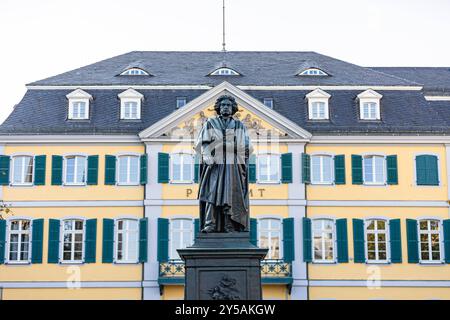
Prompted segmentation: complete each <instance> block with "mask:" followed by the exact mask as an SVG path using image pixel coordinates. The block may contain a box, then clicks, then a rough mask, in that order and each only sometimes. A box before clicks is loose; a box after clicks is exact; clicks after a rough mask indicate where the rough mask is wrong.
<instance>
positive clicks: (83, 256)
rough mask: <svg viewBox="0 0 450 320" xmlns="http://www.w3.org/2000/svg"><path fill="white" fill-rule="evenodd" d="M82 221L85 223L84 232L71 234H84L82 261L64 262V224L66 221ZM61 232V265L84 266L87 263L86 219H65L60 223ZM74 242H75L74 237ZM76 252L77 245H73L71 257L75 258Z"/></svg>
mask: <svg viewBox="0 0 450 320" xmlns="http://www.w3.org/2000/svg"><path fill="white" fill-rule="evenodd" d="M69 220H71V221H75V220H78V221H82V222H83V231H82V232H73V231H72V232H70V233H72V234H76V233H78V234H79V233H82V234H83V241H82V253H81V260H64V222H65V221H69ZM59 230H60V232H59V233H60V239H59V263H61V264H83V263H84V261H85V256H86V248H85V244H86V219H85V218H81V217H67V218H64V219H61V220H60V222H59ZM72 242H75V241H74V237H72ZM74 252H75V244H74V243H73V246H72V250H71V256H73V254H74Z"/></svg>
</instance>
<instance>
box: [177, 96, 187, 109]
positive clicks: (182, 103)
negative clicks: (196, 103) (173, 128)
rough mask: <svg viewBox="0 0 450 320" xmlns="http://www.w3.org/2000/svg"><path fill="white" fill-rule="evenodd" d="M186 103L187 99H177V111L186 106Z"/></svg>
mask: <svg viewBox="0 0 450 320" xmlns="http://www.w3.org/2000/svg"><path fill="white" fill-rule="evenodd" d="M186 103H187V99H186V98H182V97H179V98H177V109H179V108H182V107H184V106H185V105H186Z"/></svg>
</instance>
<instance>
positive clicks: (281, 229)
mask: <svg viewBox="0 0 450 320" xmlns="http://www.w3.org/2000/svg"><path fill="white" fill-rule="evenodd" d="M263 220H276V221H278V223H279V225H280V230H278V232H279V241H280V243H279V247H280V249H279V252H280V257H279V258H278V259H272V258H271V259H269V258H264V260H266V261H274V260H283V259H284V252H283V241H284V234H283V219H281V218H279V217H274V216H265V217H260V218H259V219H258V220H257V224H258V228H257V231H258V239H257V241H258V246H260V245H261V231H262V227H261V222H262V221H263ZM269 224H270V225H271V223H269ZM265 231H267V232H268V234H269V237H268V242H269V243H270V242H271V240H272V234H273V233H275V232H276V231H277V230H276V229H272V228H269V229H267V230H265ZM268 250H269V251H267V255H266V257H268V256H269V253H270V247H269V248H268Z"/></svg>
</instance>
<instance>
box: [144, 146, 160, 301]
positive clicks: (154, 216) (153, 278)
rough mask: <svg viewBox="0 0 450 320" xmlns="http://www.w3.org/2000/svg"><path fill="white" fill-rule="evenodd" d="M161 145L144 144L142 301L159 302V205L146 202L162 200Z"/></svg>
mask: <svg viewBox="0 0 450 320" xmlns="http://www.w3.org/2000/svg"><path fill="white" fill-rule="evenodd" d="M161 151H162V144H146V153H147V157H148V181H147V184H146V185H145V201H144V203H145V217H146V218H147V219H148V255H147V256H148V260H147V262H146V263H144V281H143V287H144V288H143V290H144V295H143V296H144V300H160V299H161V296H160V293H159V284H158V277H159V262H158V218H159V217H160V216H161V213H162V207H161V205H149V204H148V203H147V202H148V201H147V200H160V199H161V198H162V185H161V184H160V183H158V152H161Z"/></svg>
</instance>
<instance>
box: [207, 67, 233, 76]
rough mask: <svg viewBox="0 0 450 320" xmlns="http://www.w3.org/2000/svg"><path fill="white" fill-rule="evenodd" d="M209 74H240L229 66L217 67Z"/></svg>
mask: <svg viewBox="0 0 450 320" xmlns="http://www.w3.org/2000/svg"><path fill="white" fill-rule="evenodd" d="M210 75H211V76H239V75H240V74H239V73H238V72H236V71H234V70H233V69H230V68H219V69H217V70H215V71H213V72H212V73H211V74H210Z"/></svg>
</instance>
